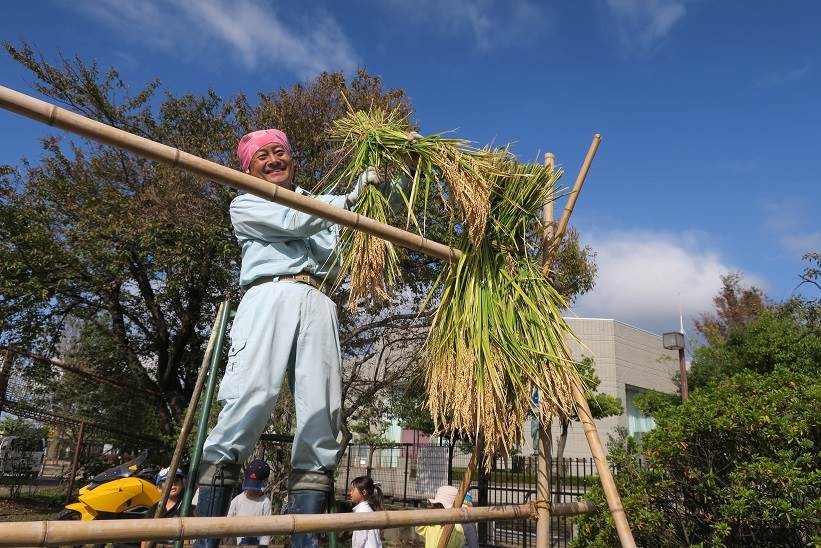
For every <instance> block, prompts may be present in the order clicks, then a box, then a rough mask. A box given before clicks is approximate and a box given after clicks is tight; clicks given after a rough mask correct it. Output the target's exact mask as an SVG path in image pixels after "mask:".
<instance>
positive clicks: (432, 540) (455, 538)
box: [416, 485, 465, 548]
mask: <svg viewBox="0 0 821 548" xmlns="http://www.w3.org/2000/svg"><path fill="white" fill-rule="evenodd" d="M457 493H458V490H457V489H456V487H453V486H452V485H443V486H441V487H440V488H439V489H437V490H436V496H435V497H433V498H432V499H428V502H430V504H431V508H453V501H455V500H456V494H457ZM416 534H417V535H419V536H420V537H422V538H424V539H425V548H437V547H438V546H439V537H441V536H442V526H441V525H417V526H416ZM464 545H465V531H464V529H463V528H462V525H461V524H459V523H457V524H455V525H454V526H453V531H452V532H451V534H450V540H448V543H447V548H462V547H463V546H464Z"/></svg>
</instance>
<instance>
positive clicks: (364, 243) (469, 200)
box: [331, 109, 497, 310]
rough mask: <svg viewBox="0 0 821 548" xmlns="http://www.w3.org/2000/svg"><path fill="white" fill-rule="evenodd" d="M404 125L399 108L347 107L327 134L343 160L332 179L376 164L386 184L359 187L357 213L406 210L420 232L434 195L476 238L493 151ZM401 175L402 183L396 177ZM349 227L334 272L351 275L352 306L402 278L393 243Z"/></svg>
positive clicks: (387, 214) (347, 183) (347, 181)
mask: <svg viewBox="0 0 821 548" xmlns="http://www.w3.org/2000/svg"><path fill="white" fill-rule="evenodd" d="M410 131H411V127H410V125H409V124H408V122H407V120H406V119H405V118H403V117H402V114H401V112H400V111H399V110H398V109H397V110H393V111H385V110H382V109H372V110H370V111H367V112H365V111H352V110H351V111H350V112H348V114H347V115H346V116H344V117H342V118H340V119H339V120H336V121H335V122H334V125H333V130H332V134H331V137H332V139H333V140H334V141H335V142H336V143H337V146H338V148H337V154H339V155H340V156H341V157H343V158H344V159H346V160H347V161H346V164H345V167H344V168H343V170H342V173H341V174H340V176H339V179H338V181H337V184H340V183H341V185H342V186H343V188H352V187H353V185H354V183H355V181H356V178H357V177H358V176H359V174H360V173H362V172H363V171H364V170H366V169H367V168H368V167H374V168H376V169H377V170H378V171H379V172H380V174H381V175H382V177H383V179H384V180H385V181H388V182H389V183H391V184H389V185H383V186H382V188H376V187H372V186H369V187H368V188H367V189H365V190H364V191H363V192H362V195H361V196H360V198H359V201H358V203H357V204H356V205H355V210H356V211H357V212H358V213H361V214H363V215H366V216H368V217H371V218H373V219H376V220H378V221H381V222H388V221H389V220H392V219H395V218H401V217H402V215H403V214H404V218H405V225H406V229H408V230H415V231H416V232H418V233H419V234H422V235H424V233H425V228H426V212H427V210H428V208H429V207H430V206H431V205H432V200H433V199H440V200H442V202H443V203H444V204H445V205H446V207H447V208H448V209H449V210H451V211H452V212H453V217H454V218H457V219H458V220H459V229H458V230H465V231H467V233H468V234H469V236H470V238H471V241H473V242H474V243H476V244H478V242H479V240H480V239H481V238H482V236H483V234H484V233H485V225H486V221H487V213H488V195H489V192H488V188H489V186H488V184H487V177H488V174H489V173H491V172H492V171H491V168H493V166H494V163H493V161H492V160H493V157H494V156H495V155H496V154H497V153H495V152H491V151H488V150H476V149H474V148H471V147H470V145H469V143H468V142H467V141H464V140H460V139H450V138H445V137H443V136H442V135H429V136H425V137H422V136H417V137H410V136H409V135H410V134H409V132H410ZM399 180H402V181H404V184H396V182H397V181H399ZM389 195H391V196H392V198H390V199H389ZM354 232H355V231H352V230H350V229H345V230H343V233H342V237H341V246H342V249H343V250H344V257H343V259H342V263H341V269H340V278H339V279H340V280H341V279H343V278H344V276H345V275H347V274H350V276H351V289H350V296H349V300H348V306H349V308H350V309H351V310H355V309H356V307H357V305H358V303H359V302H360V301H365V302H379V301H382V300H384V299H386V298H388V296H389V289H390V287H391V286H392V285H393V284H394V283H395V282H396V281H397V280H399V279H401V273H400V268H399V255H398V253H397V250H396V249H395V248H394V246H393V245H392V244H389V243H387V242H384V241H383V240H381V239H379V238H377V237H375V236H370V235H359V234H355V233H354ZM380 250H381V252H382V255H381V256H380ZM380 272H382V274H381V275H380V274H379V273H380Z"/></svg>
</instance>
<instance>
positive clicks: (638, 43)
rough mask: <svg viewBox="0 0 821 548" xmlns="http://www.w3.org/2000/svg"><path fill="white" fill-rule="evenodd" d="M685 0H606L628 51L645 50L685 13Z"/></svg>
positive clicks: (670, 28) (665, 34) (621, 41)
mask: <svg viewBox="0 0 821 548" xmlns="http://www.w3.org/2000/svg"><path fill="white" fill-rule="evenodd" d="M684 3H685V0H606V4H607V8H608V11H609V13H610V15H611V17H612V21H613V24H614V26H615V28H614V30H615V32H616V34H617V36H618V39H619V42H620V44H621V46H622V48H623V49H624V50H625V51H627V52H633V51H639V52H642V51H647V50H649V49H650V48H652V47H653V46H654V45H655V44H656V43H657V42H659V41H660V40H662V39H663V38H664V37H665V36H667V34H669V32H670V31H671V30H672V29H673V26H674V25H675V24H676V23H677V22H679V21H680V20H681V18H682V17H684V15H685V14H686V13H687V9H686V8H685V7H684Z"/></svg>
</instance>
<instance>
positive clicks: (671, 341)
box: [661, 331, 687, 401]
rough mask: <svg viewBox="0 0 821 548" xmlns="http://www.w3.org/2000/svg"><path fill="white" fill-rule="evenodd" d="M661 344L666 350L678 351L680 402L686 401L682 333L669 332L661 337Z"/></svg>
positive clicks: (685, 370) (685, 366) (685, 372)
mask: <svg viewBox="0 0 821 548" xmlns="http://www.w3.org/2000/svg"><path fill="white" fill-rule="evenodd" d="M661 342H662V345H663V346H664V348H666V349H667V350H678V367H679V372H680V376H681V400H682V401H687V365H686V364H685V362H684V333H682V332H680V331H670V332H668V333H664V334H663V335H662V336H661Z"/></svg>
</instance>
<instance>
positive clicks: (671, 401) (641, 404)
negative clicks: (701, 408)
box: [633, 390, 681, 417]
mask: <svg viewBox="0 0 821 548" xmlns="http://www.w3.org/2000/svg"><path fill="white" fill-rule="evenodd" d="M633 403H634V405H635V406H636V409H638V410H639V411H641V412H642V413H643V414H645V415H647V416H650V417H655V416H656V415H657V414H659V413H660V412H662V411H664V410H666V409H667V408H669V407H675V406H677V405H680V404H681V396H679V395H678V394H667V393H665V392H658V391H656V390H648V391H646V392H643V393H641V394H639V395H638V396H636V399H635V400H634V402H633Z"/></svg>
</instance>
